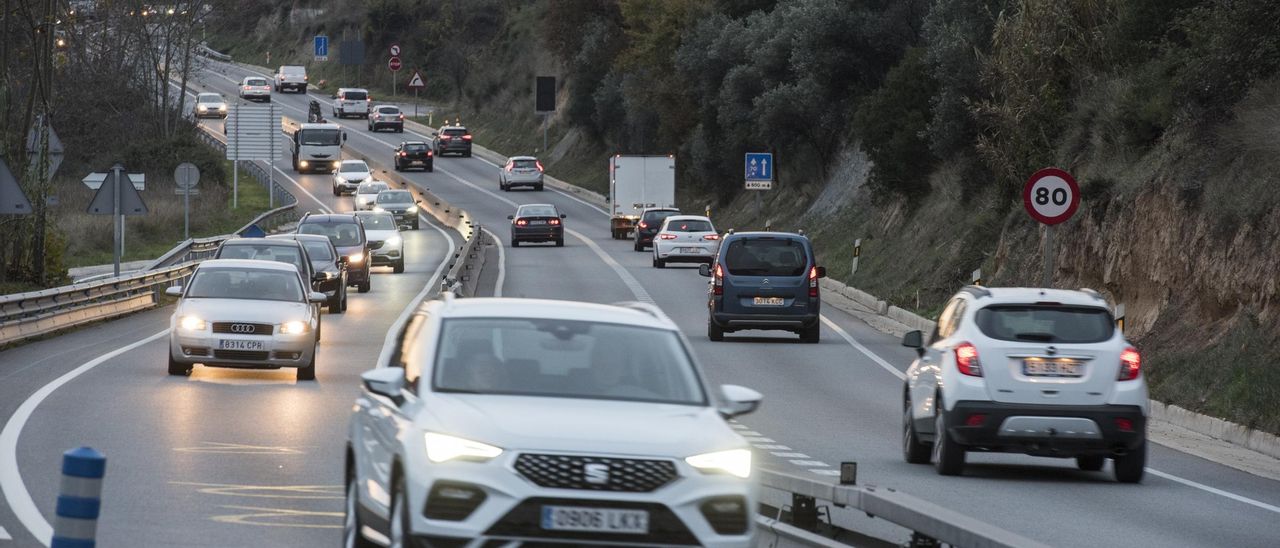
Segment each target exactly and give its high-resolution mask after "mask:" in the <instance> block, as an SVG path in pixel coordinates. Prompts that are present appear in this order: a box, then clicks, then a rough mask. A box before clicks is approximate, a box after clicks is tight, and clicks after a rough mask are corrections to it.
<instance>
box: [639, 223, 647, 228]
mask: <svg viewBox="0 0 1280 548" xmlns="http://www.w3.org/2000/svg"><path fill="white" fill-rule="evenodd" d="M640 228H649V223H646V222H644V221H640Z"/></svg>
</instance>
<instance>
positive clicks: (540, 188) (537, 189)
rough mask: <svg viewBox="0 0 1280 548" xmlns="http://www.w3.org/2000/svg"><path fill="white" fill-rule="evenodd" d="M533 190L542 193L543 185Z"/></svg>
mask: <svg viewBox="0 0 1280 548" xmlns="http://www.w3.org/2000/svg"><path fill="white" fill-rule="evenodd" d="M533 189H534V190H536V191H538V192H542V185H538V186H535V187H533Z"/></svg>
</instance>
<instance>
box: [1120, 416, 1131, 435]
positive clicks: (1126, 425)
mask: <svg viewBox="0 0 1280 548" xmlns="http://www.w3.org/2000/svg"><path fill="white" fill-rule="evenodd" d="M1116 430H1119V431H1121V432H1132V431H1133V420H1132V419H1126V418H1122V417H1116Z"/></svg>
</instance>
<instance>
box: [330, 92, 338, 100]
mask: <svg viewBox="0 0 1280 548" xmlns="http://www.w3.org/2000/svg"><path fill="white" fill-rule="evenodd" d="M329 98H330V99H337V98H338V94H337V93H334V94H332V95H330V96H329Z"/></svg>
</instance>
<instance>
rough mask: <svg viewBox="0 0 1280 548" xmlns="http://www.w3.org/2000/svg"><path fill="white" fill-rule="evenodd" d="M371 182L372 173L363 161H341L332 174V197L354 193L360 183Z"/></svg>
mask: <svg viewBox="0 0 1280 548" xmlns="http://www.w3.org/2000/svg"><path fill="white" fill-rule="evenodd" d="M372 181H373V171H372V170H370V169H369V164H366V163H364V160H343V161H342V163H341V164H338V169H336V170H334V172H333V195H334V196H339V195H342V194H346V193H348V192H351V193H355V191H356V189H357V188H359V187H360V183H364V182H372Z"/></svg>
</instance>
